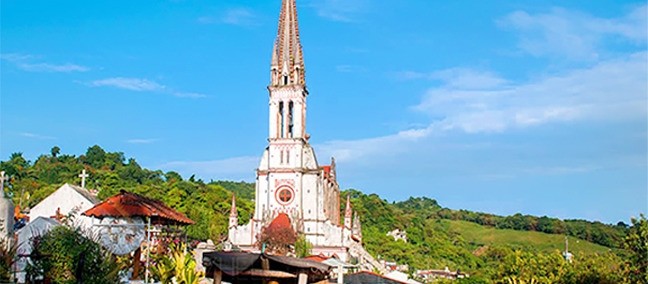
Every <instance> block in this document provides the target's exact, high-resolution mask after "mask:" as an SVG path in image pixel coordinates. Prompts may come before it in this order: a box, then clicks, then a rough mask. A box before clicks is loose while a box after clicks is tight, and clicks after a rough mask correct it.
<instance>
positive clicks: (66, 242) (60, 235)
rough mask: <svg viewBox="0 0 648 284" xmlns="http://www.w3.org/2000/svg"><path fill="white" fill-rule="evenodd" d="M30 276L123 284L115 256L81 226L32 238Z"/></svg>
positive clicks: (56, 281) (55, 280)
mask: <svg viewBox="0 0 648 284" xmlns="http://www.w3.org/2000/svg"><path fill="white" fill-rule="evenodd" d="M31 260H32V262H31V263H30V264H28V266H27V268H26V270H27V275H28V276H27V277H28V279H29V280H31V281H34V280H37V279H49V280H51V282H52V283H97V284H103V283H106V284H113V283H119V277H118V272H119V268H118V265H117V262H116V261H115V257H114V256H113V255H112V254H111V253H110V252H108V251H107V250H106V249H104V248H102V247H101V246H100V245H99V244H98V243H96V242H94V241H93V240H91V239H90V238H88V237H86V236H85V235H84V234H83V233H82V232H81V230H80V229H79V228H70V227H67V226H58V227H56V228H54V229H53V230H51V231H49V232H47V233H46V234H45V235H43V236H40V237H37V238H34V239H32V257H31Z"/></svg>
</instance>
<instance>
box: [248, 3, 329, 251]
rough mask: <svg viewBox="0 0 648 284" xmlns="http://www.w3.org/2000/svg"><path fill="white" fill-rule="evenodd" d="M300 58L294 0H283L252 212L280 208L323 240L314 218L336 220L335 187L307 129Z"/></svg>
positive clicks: (263, 220)
mask: <svg viewBox="0 0 648 284" xmlns="http://www.w3.org/2000/svg"><path fill="white" fill-rule="evenodd" d="M305 71H306V69H305V64H304V58H303V53H302V46H301V42H300V38H299V25H298V20H297V6H296V4H295V0H282V3H281V12H280V13H279V24H278V30H277V38H276V39H275V42H274V46H273V49H272V57H271V61H270V84H269V85H268V91H269V95H270V96H269V104H268V107H269V125H268V130H269V131H268V147H267V148H266V151H265V152H264V154H263V158H262V160H261V164H260V165H259V168H258V169H257V183H256V186H257V188H256V193H257V195H256V196H257V200H256V210H255V216H254V217H255V218H256V219H257V220H259V221H260V225H264V224H267V223H268V222H269V220H268V219H269V218H272V216H276V215H277V214H279V213H285V214H287V215H288V216H290V218H291V221H292V222H293V223H294V224H296V225H295V226H296V229H297V231H299V232H301V233H304V234H305V235H306V237H307V238H308V237H309V235H312V236H313V240H312V242H314V243H317V242H324V239H323V238H321V237H315V236H322V233H321V232H320V231H321V230H320V229H321V228H320V227H321V226H319V225H318V224H317V223H318V222H319V223H323V222H326V221H330V222H334V223H336V224H337V223H339V214H340V208H339V188H338V185H337V181H336V180H335V174H334V173H332V172H331V166H323V167H320V166H319V165H318V163H317V160H316V158H315V152H314V151H313V149H312V147H311V146H310V145H309V144H308V138H309V137H308V136H307V134H306V97H307V96H308V90H307V88H306V76H305Z"/></svg>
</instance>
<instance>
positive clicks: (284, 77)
mask: <svg viewBox="0 0 648 284" xmlns="http://www.w3.org/2000/svg"><path fill="white" fill-rule="evenodd" d="M271 70H272V72H271V76H272V80H271V85H272V86H286V85H304V84H306V81H305V76H304V60H303V57H302V47H301V43H300V41H299V26H298V22H297V5H296V4H295V0H282V3H281V13H280V14H279V29H278V32H277V39H276V40H275V44H274V48H273V50H272V64H271Z"/></svg>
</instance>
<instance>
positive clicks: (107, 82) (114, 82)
mask: <svg viewBox="0 0 648 284" xmlns="http://www.w3.org/2000/svg"><path fill="white" fill-rule="evenodd" d="M89 85H90V86H93V87H106V86H107V87H115V88H119V89H126V90H131V91H138V92H141V91H161V90H164V89H165V88H166V87H165V86H164V85H161V84H158V83H156V82H154V81H150V80H147V79H138V78H123V77H115V78H107V79H102V80H95V81H92V82H90V83H89Z"/></svg>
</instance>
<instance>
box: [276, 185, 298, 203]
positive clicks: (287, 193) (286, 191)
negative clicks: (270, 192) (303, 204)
mask: <svg viewBox="0 0 648 284" xmlns="http://www.w3.org/2000/svg"><path fill="white" fill-rule="evenodd" d="M294 196H295V193H294V192H293V190H292V188H290V187H281V188H279V189H278V190H277V193H276V199H277V202H279V204H282V205H286V204H289V203H290V202H292V200H293V197H294Z"/></svg>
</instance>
